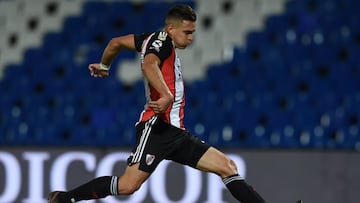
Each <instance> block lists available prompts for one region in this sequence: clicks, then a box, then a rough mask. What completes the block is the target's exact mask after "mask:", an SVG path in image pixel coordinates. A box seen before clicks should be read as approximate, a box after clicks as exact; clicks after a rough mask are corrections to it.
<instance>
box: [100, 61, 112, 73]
mask: <svg viewBox="0 0 360 203" xmlns="http://www.w3.org/2000/svg"><path fill="white" fill-rule="evenodd" d="M100 70H106V71H108V70H110V66H107V65H105V64H102V63H100Z"/></svg>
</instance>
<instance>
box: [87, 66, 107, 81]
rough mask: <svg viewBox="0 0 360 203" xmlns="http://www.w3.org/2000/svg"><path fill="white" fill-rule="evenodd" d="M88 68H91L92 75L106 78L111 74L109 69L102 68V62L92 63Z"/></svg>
mask: <svg viewBox="0 0 360 203" xmlns="http://www.w3.org/2000/svg"><path fill="white" fill-rule="evenodd" d="M88 68H89V70H90V75H91V76H93V77H100V78H105V77H107V76H109V71H108V70H103V69H101V67H100V64H98V63H93V64H90V65H89V67H88Z"/></svg>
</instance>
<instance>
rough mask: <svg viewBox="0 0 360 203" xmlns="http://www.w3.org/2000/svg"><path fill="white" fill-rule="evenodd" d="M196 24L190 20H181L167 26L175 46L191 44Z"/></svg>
mask: <svg viewBox="0 0 360 203" xmlns="http://www.w3.org/2000/svg"><path fill="white" fill-rule="evenodd" d="M195 28H196V24H195V22H192V21H187V20H183V21H182V23H181V22H179V23H175V24H172V25H170V26H169V27H168V34H169V35H170V37H171V38H172V40H173V41H174V44H175V48H179V49H185V48H186V47H187V46H188V45H190V44H191V42H192V40H193V34H194V32H195Z"/></svg>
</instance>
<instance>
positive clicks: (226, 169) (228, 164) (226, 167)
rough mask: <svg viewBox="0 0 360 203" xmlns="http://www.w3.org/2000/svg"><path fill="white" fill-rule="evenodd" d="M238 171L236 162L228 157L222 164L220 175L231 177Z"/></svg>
mask: <svg viewBox="0 0 360 203" xmlns="http://www.w3.org/2000/svg"><path fill="white" fill-rule="evenodd" d="M237 173H238V172H237V167H236V164H235V162H234V161H233V160H231V159H229V158H226V159H225V160H224V163H223V164H221V165H220V170H219V175H220V176H221V177H222V178H225V177H229V176H231V175H234V174H237Z"/></svg>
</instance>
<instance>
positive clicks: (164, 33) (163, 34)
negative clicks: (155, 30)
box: [158, 32, 167, 41]
mask: <svg viewBox="0 0 360 203" xmlns="http://www.w3.org/2000/svg"><path fill="white" fill-rule="evenodd" d="M166 37H167V33H166V32H159V35H158V39H159V40H161V41H165V40H166Z"/></svg>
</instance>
